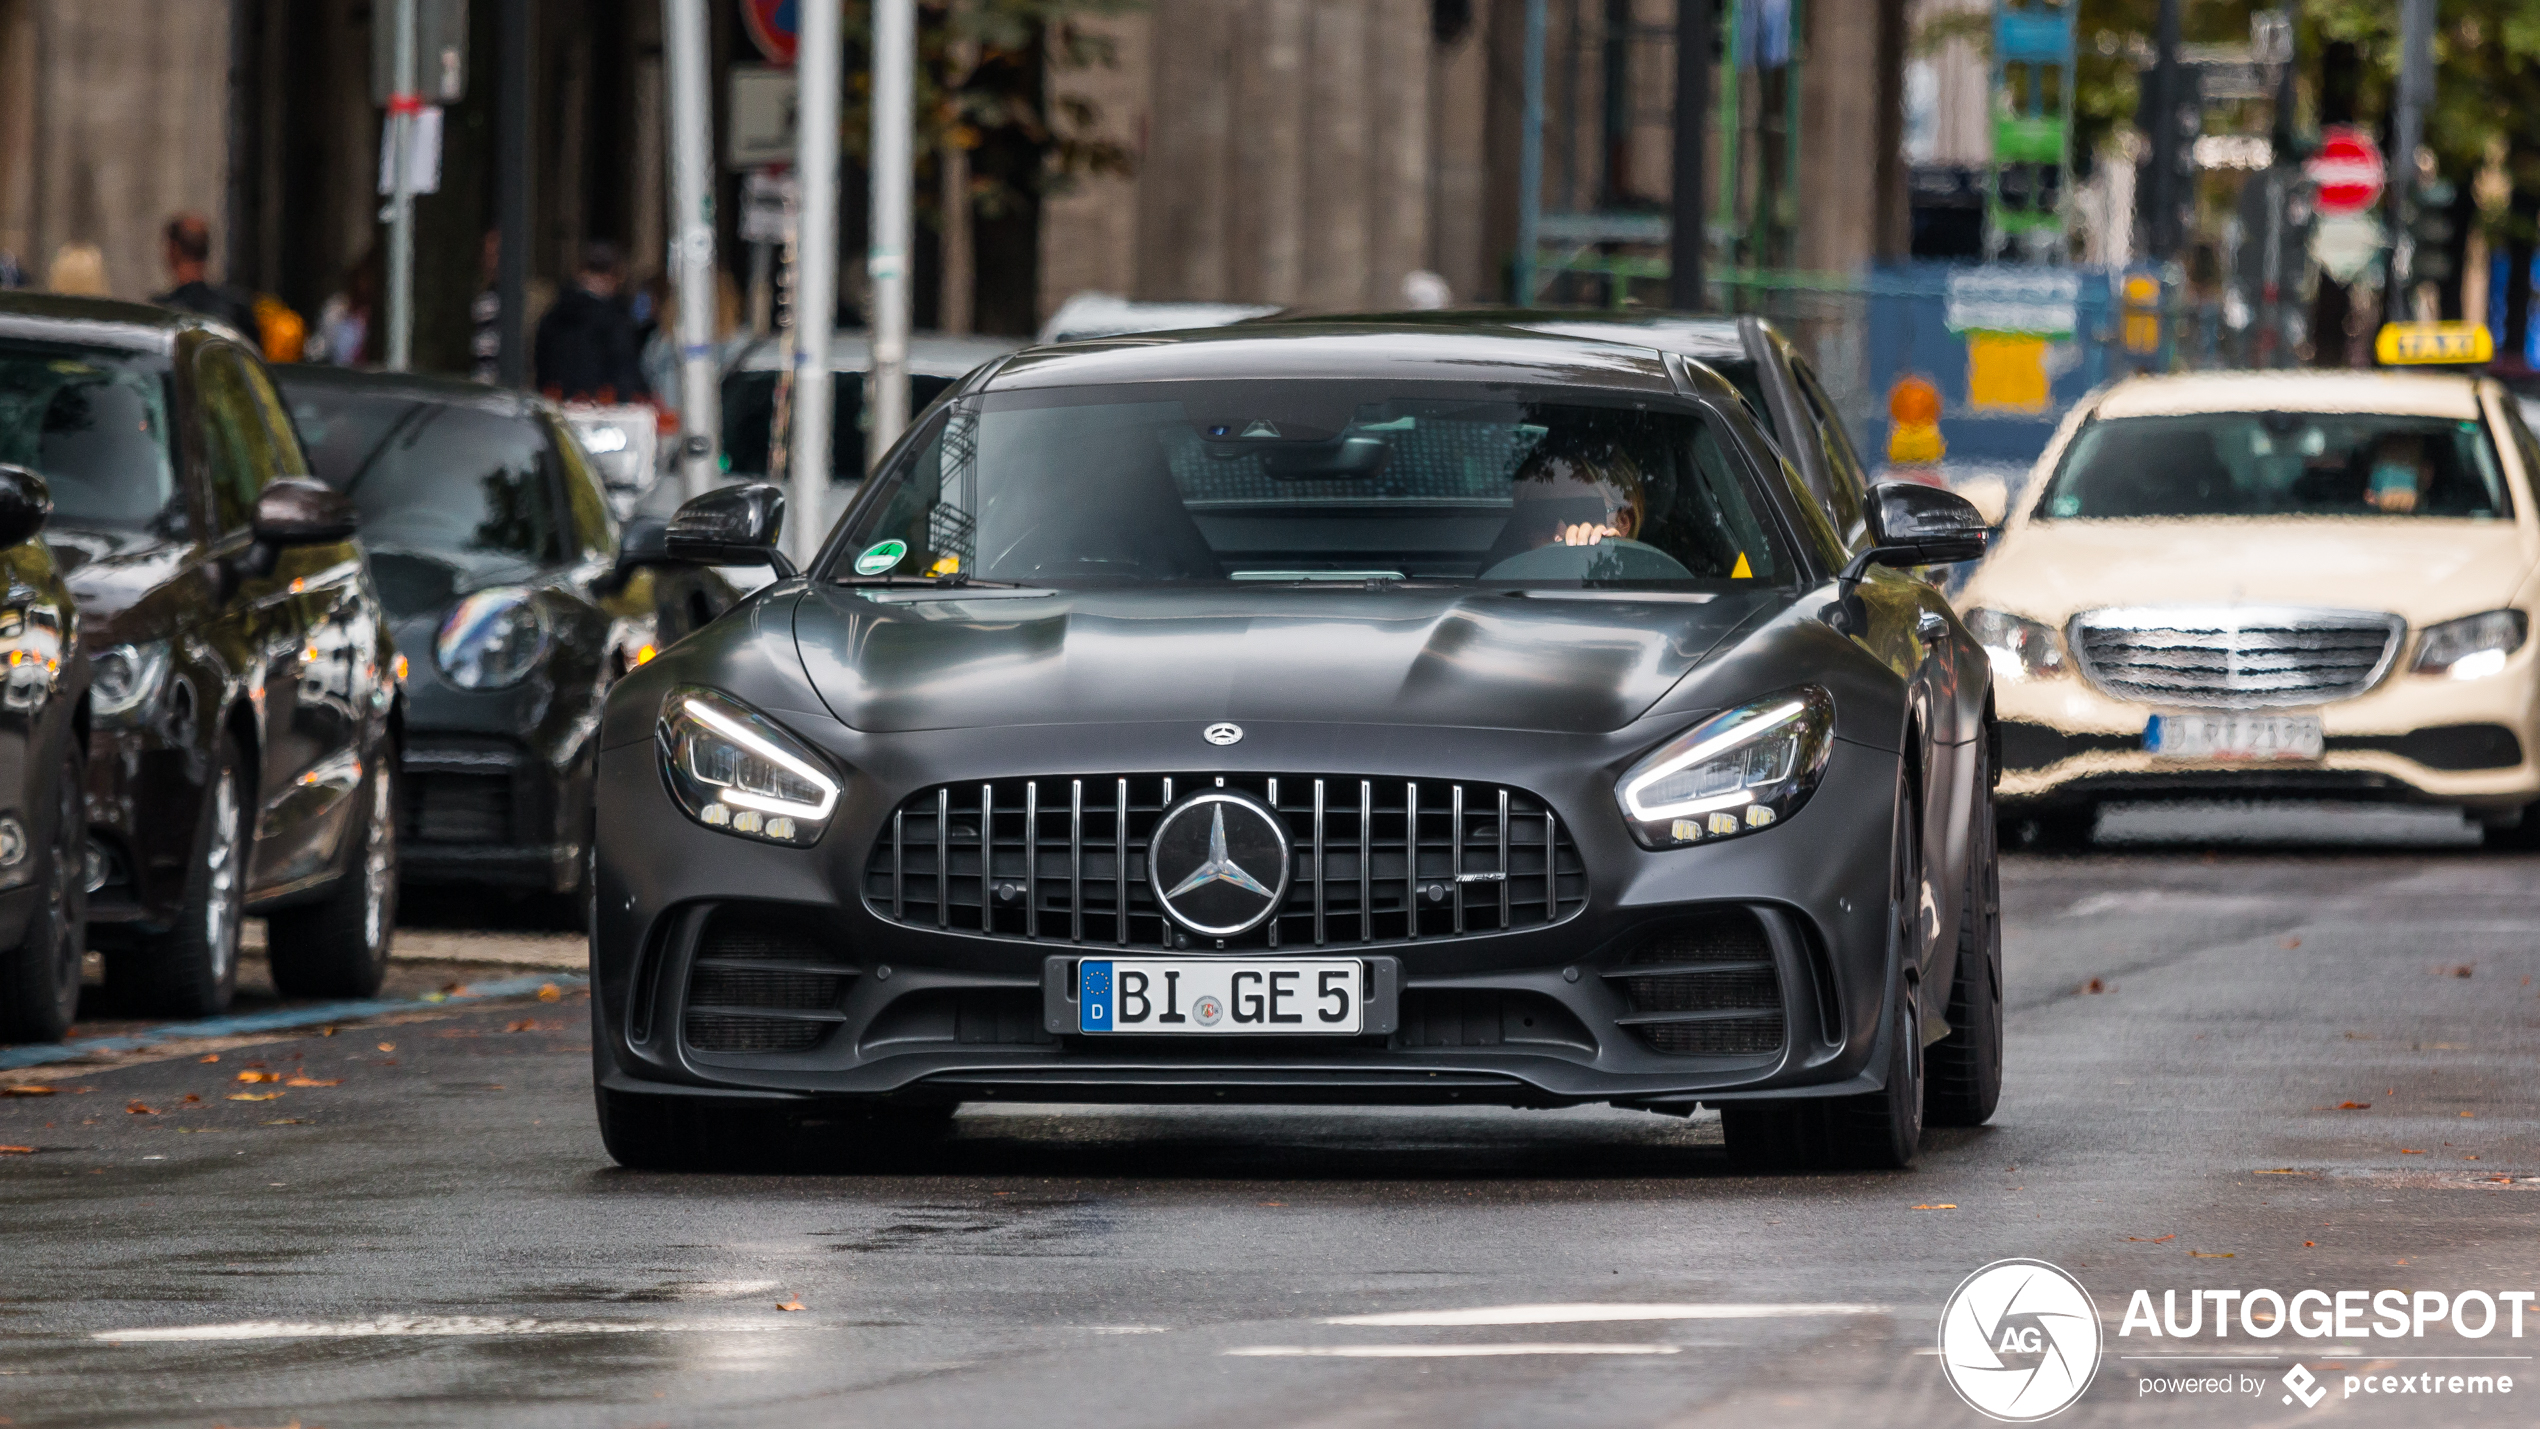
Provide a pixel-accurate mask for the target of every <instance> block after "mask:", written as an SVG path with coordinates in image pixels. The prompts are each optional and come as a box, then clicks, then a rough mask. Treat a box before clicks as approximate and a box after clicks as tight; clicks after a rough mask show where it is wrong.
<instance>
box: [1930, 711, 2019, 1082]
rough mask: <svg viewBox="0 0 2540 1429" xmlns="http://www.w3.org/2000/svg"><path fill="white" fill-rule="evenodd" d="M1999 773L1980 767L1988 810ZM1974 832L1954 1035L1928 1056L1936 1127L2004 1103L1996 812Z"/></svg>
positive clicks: (1954, 981)
mask: <svg viewBox="0 0 2540 1429" xmlns="http://www.w3.org/2000/svg"><path fill="white" fill-rule="evenodd" d="M1978 747H1979V748H1981V747H1982V746H1981V745H1979V746H1978ZM1992 773H1993V771H1992V770H1991V769H1989V768H1983V767H1979V768H1978V769H1977V770H1976V794H1977V797H1978V798H1979V799H1981V800H1982V801H1983V802H1984V803H1986V804H1988V805H1989V804H1991V803H1992V802H1993V795H1992V789H1993V785H1992ZM1970 832H1971V834H1972V836H1973V838H1974V840H1975V847H1973V848H1971V849H1969V850H1968V854H1967V896H1966V902H1965V906H1964V907H1963V908H1962V909H1961V911H1960V912H1959V914H1958V971H1957V973H1956V975H1955V976H1953V977H1952V978H1951V979H1950V982H1949V1035H1948V1036H1947V1037H1945V1038H1942V1039H1941V1040H1940V1041H1938V1042H1936V1043H1933V1044H1932V1045H1931V1047H1929V1048H1928V1049H1926V1050H1925V1052H1924V1060H1925V1062H1926V1063H1927V1064H1928V1072H1927V1076H1928V1080H1927V1081H1926V1082H1925V1084H1924V1091H1923V1120H1924V1121H1925V1122H1927V1123H1928V1124H1930V1125H1932V1126H1982V1125H1984V1124H1985V1123H1986V1122H1987V1121H1990V1120H1992V1119H1993V1108H1994V1106H1995V1105H1996V1104H1997V1103H1999V1102H2000V1101H2001V1099H2002V865H2001V861H2000V859H1999V858H1998V857H1997V853H1998V850H1997V849H1996V848H1995V846H1994V821H1993V818H1992V816H1991V813H1990V811H1989V810H1988V811H1987V812H1986V813H1985V814H1983V815H1981V816H1979V817H1978V818H1977V819H1976V820H1975V821H1974V825H1973V827H1972V829H1971V830H1970Z"/></svg>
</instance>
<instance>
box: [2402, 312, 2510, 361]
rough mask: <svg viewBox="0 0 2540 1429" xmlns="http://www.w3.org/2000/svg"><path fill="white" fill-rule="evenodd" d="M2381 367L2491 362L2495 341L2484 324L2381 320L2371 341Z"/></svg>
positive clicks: (2494, 352)
mask: <svg viewBox="0 0 2540 1429" xmlns="http://www.w3.org/2000/svg"><path fill="white" fill-rule="evenodd" d="M2372 346H2373V355H2374V356H2376V357H2378V358H2380V359H2381V365H2382V366H2384V367H2419V366H2428V365H2456V366H2460V365H2473V364H2476V363H2481V362H2489V361H2493V360H2494V359H2495V356H2496V340H2495V339H2494V338H2493V337H2490V336H2489V335H2488V333H2487V325H2486V324H2485V323H2473V322H2429V323H2384V324H2382V327H2381V335H2380V336H2379V337H2377V338H2375V339H2374V340H2373V345H2372Z"/></svg>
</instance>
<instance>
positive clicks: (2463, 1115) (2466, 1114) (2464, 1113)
mask: <svg viewBox="0 0 2540 1429" xmlns="http://www.w3.org/2000/svg"><path fill="white" fill-rule="evenodd" d="M2461 1115H2462V1117H2463V1118H2467V1117H2469V1116H2470V1115H2471V1113H2469V1112H2462V1113H2461Z"/></svg>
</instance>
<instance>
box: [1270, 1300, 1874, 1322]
mask: <svg viewBox="0 0 2540 1429" xmlns="http://www.w3.org/2000/svg"><path fill="white" fill-rule="evenodd" d="M1886 1313H1887V1307H1886V1306H1885V1305H1620V1304H1613V1305H1609V1304H1597V1303H1593V1302H1591V1303H1587V1304H1579V1305H1485V1306H1482V1307H1480V1308H1478V1309H1472V1310H1393V1311H1388V1312H1386V1313H1384V1314H1381V1315H1334V1316H1331V1317H1329V1318H1327V1319H1324V1320H1322V1321H1320V1322H1319V1323H1322V1324H1325V1325H1421V1326H1445V1325H1585V1324H1593V1323H1597V1322H1600V1321H1607V1320H1775V1319H1783V1318H1787V1317H1794V1316H1805V1315H1883V1314H1886Z"/></svg>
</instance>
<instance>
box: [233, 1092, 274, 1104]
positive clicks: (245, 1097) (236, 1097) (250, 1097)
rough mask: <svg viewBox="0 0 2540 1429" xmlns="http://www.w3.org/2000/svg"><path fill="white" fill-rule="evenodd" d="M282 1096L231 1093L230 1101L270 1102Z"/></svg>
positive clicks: (265, 1093)
mask: <svg viewBox="0 0 2540 1429" xmlns="http://www.w3.org/2000/svg"><path fill="white" fill-rule="evenodd" d="M281 1095H282V1093H280V1092H231V1093H230V1094H229V1099H230V1100H231V1101H234V1102H269V1101H272V1100H274V1099H275V1098H277V1097H280V1096H281Z"/></svg>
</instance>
